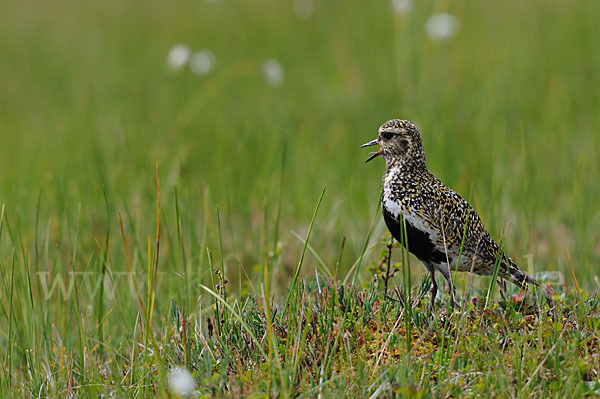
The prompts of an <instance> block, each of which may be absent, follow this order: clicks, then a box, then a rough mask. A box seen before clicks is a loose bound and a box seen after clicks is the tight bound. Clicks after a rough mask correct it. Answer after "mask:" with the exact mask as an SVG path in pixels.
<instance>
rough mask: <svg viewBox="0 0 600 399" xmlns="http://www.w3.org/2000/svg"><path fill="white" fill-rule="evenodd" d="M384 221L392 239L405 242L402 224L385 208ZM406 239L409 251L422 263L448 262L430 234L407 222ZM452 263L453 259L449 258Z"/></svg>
mask: <svg viewBox="0 0 600 399" xmlns="http://www.w3.org/2000/svg"><path fill="white" fill-rule="evenodd" d="M383 220H385V224H386V225H387V228H388V229H389V231H390V233H391V234H392V237H394V238H395V239H396V240H397V241H399V242H404V237H402V234H401V229H400V223H399V222H398V221H397V220H396V219H394V216H392V214H391V213H389V212H388V211H387V210H386V209H385V207H384V208H383ZM406 238H407V239H408V247H407V249H408V251H409V252H410V253H411V254H413V255H415V256H416V257H417V258H419V260H420V261H421V262H426V263H429V262H432V263H445V262H446V261H447V259H446V254H444V253H443V252H441V251H440V250H438V249H437V248H436V247H435V245H434V243H433V242H432V241H431V240H430V239H429V234H427V233H426V232H424V231H421V230H419V229H418V228H417V227H415V226H413V225H412V224H410V223H409V222H408V221H407V222H406ZM448 260H449V261H450V262H452V259H451V258H448Z"/></svg>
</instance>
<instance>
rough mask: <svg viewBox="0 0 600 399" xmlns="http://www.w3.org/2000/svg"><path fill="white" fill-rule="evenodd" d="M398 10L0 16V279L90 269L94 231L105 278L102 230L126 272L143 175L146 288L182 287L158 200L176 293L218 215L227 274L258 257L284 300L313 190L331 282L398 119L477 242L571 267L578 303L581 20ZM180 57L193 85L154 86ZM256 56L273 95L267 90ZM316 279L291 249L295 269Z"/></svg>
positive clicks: (113, 6)
mask: <svg viewBox="0 0 600 399" xmlns="http://www.w3.org/2000/svg"><path fill="white" fill-rule="evenodd" d="M403 5H405V4H404V2H402V1H396V2H392V3H390V1H388V0H385V1H383V0H382V1H371V2H354V1H336V2H330V1H315V2H312V1H310V0H304V1H301V0H299V1H237V0H219V1H214V2H207V1H178V2H153V1H150V2H147V1H146V2H141V1H129V2H124V1H113V0H108V1H103V2H93V1H90V2H80V1H68V0H67V1H58V2H34V1H21V2H13V1H8V2H2V3H1V4H0V54H1V55H2V61H1V62H0V74H1V76H2V79H1V81H0V203H3V204H5V215H6V217H7V220H8V221H9V222H10V228H11V230H12V233H11V234H10V235H9V234H8V232H7V231H8V230H5V233H4V235H3V236H2V237H0V249H1V251H0V253H1V258H2V260H1V261H0V262H1V263H2V267H3V268H4V270H5V271H6V270H8V269H7V267H8V265H9V264H10V263H11V256H12V255H11V254H12V250H13V248H17V250H18V251H21V250H24V251H25V252H28V253H30V254H31V262H32V263H33V264H34V266H33V267H32V269H31V274H32V275H33V274H34V273H35V272H36V271H40V270H41V271H44V270H51V271H52V270H54V271H57V270H61V269H62V268H64V269H63V270H72V269H73V270H88V269H90V268H91V269H94V268H96V267H99V266H95V264H96V263H95V262H99V261H98V259H99V258H101V256H100V254H101V253H102V247H103V244H102V243H103V240H104V236H105V234H106V229H107V226H108V229H109V236H110V238H109V240H110V244H109V258H110V261H109V263H110V268H112V270H122V269H123V270H124V269H125V266H124V264H123V259H124V258H123V245H122V243H121V240H120V236H119V228H118V215H119V214H121V216H122V217H123V219H124V224H125V227H126V234H127V236H128V237H131V240H132V244H131V245H132V246H134V247H136V248H137V249H138V257H137V259H138V260H139V264H140V265H143V264H144V262H143V259H142V258H143V256H142V255H141V254H144V253H145V251H146V246H147V244H146V240H147V238H148V236H152V237H153V235H154V229H155V223H156V218H155V206H156V201H155V196H156V185H155V165H156V164H157V163H158V165H159V167H160V176H161V197H162V204H161V205H162V212H163V229H164V230H163V242H162V244H161V245H162V247H161V251H163V252H162V256H161V262H160V266H159V268H160V269H161V270H162V271H166V272H171V271H176V272H177V271H180V270H182V266H181V264H180V263H181V261H182V260H181V258H179V255H178V254H179V252H178V251H179V249H178V248H179V247H180V246H179V242H178V240H177V230H176V218H175V195H174V190H175V187H177V190H178V196H179V208H180V216H181V220H182V231H183V233H182V236H183V242H184V245H185V248H186V252H187V257H188V262H190V268H191V270H193V271H200V272H199V276H200V277H198V279H197V280H194V282H200V281H204V282H206V273H205V272H204V271H205V270H206V267H207V261H206V250H205V248H204V247H203V245H207V246H210V247H211V248H213V249H214V250H215V258H216V260H218V259H219V251H218V226H217V221H216V216H215V215H216V214H215V209H216V208H217V207H218V209H219V213H220V219H221V230H222V241H223V252H224V255H225V258H226V268H227V270H228V273H230V274H232V276H233V277H232V278H233V279H236V276H238V274H239V270H238V269H239V265H240V264H242V265H243V266H244V268H245V269H246V270H247V271H249V272H250V273H251V272H252V267H254V266H255V265H257V264H260V262H261V259H262V258H261V257H262V256H263V255H262V254H263V253H265V252H266V251H267V250H270V251H274V257H275V258H276V260H275V262H274V265H275V269H276V270H275V272H274V273H275V278H276V281H278V282H279V283H280V288H279V289H280V290H284V289H285V287H286V284H287V281H288V279H289V276H290V274H291V270H292V269H293V267H294V263H295V262H296V261H297V255H298V251H299V249H300V247H301V243H300V241H298V240H297V239H296V238H294V237H293V235H292V234H291V231H295V232H298V233H299V234H300V235H304V234H305V232H306V228H307V226H308V224H309V222H310V218H311V215H312V212H313V209H314V207H315V204H316V201H317V199H318V196H319V194H320V192H321V190H322V188H323V186H325V185H326V186H327V192H326V194H325V197H324V201H323V204H322V207H321V209H320V211H319V214H318V216H317V220H316V223H315V228H314V235H313V237H312V240H311V245H312V246H313V248H314V250H315V252H316V253H317V254H319V255H320V257H321V258H322V259H323V261H324V262H325V263H326V264H328V265H331V264H333V263H334V262H335V260H336V259H337V256H338V252H339V248H340V245H341V241H342V238H343V237H347V241H346V248H345V252H344V258H343V261H342V264H341V270H340V273H339V275H338V278H343V276H344V273H343V272H344V271H345V270H348V268H349V267H350V266H351V264H352V263H353V262H354V260H355V259H356V257H357V256H358V254H359V252H360V249H361V246H362V245H363V241H364V239H365V236H366V232H367V230H368V227H369V225H370V223H371V220H372V219H373V218H374V213H375V209H376V206H377V202H378V197H379V184H380V177H381V174H382V171H383V164H382V162H381V161H376V162H373V163H370V164H367V165H364V164H363V161H364V159H365V158H366V157H367V154H366V151H363V150H360V149H359V146H360V145H361V144H362V143H364V142H366V141H369V140H371V139H373V138H374V137H375V135H376V132H377V128H378V127H379V125H380V124H381V123H382V122H384V121H386V120H388V119H392V118H403V119H410V120H412V121H414V122H416V123H417V124H418V125H419V126H420V127H421V130H422V133H423V142H424V146H425V150H426V153H427V158H428V166H429V168H430V170H432V171H433V172H434V173H435V174H436V175H437V176H438V177H439V178H440V179H441V180H442V181H444V182H445V183H446V184H447V185H449V186H450V187H452V188H454V189H456V190H457V191H458V192H459V193H461V194H462V195H463V196H464V197H469V196H470V197H471V202H472V203H473V205H474V207H475V208H476V210H477V211H478V212H479V213H480V214H481V216H482V218H483V220H484V221H485V222H486V225H487V226H488V228H489V230H490V231H491V232H492V235H493V236H494V237H496V238H498V239H499V238H500V236H501V235H502V231H503V230H504V231H506V232H508V237H507V239H506V246H507V248H508V250H509V253H510V254H511V255H513V257H514V258H515V259H516V260H517V261H519V260H520V261H521V263H522V262H524V260H523V259H522V256H524V255H526V254H533V259H534V262H535V268H536V269H537V270H558V271H561V272H563V273H564V274H565V276H566V278H567V286H569V285H570V284H571V283H570V282H571V281H572V279H571V272H570V267H569V261H568V259H569V258H568V255H567V251H568V253H569V254H570V259H571V261H572V265H573V270H574V272H575V275H576V276H577V277H578V278H579V280H580V284H581V285H583V286H584V287H588V288H594V287H596V288H597V286H596V284H595V283H594V281H593V277H594V276H595V275H596V274H598V273H597V270H598V265H599V262H600V241H599V237H600V206H599V202H598V198H599V194H600V189H599V185H598V181H600V164H599V159H598V149H599V148H600V138H599V135H598V133H599V131H598V129H599V124H598V111H599V110H600V98H599V95H600V94H599V93H600V90H599V89H600V85H599V83H600V78H599V71H600V51H599V50H600V47H599V45H598V43H599V41H598V40H599V38H600V28H599V26H600V25H599V24H598V17H599V16H600V3H598V2H597V1H577V2H567V1H558V0H553V1H547V0H536V1H529V2H522V1H504V2H487V1H486V2H481V1H474V0H473V1H454V2H450V1H419V2H414V4H412V7H409V9H402V6H403ZM436 13H449V14H451V15H452V16H453V18H454V19H452V20H451V21H450V22H452V21H453V23H454V25H452V26H450V28H453V29H454V31H452V29H451V31H450V32H447V33H448V35H449V37H447V38H445V39H435V37H431V36H430V35H429V34H428V33H427V30H426V28H425V26H426V24H427V21H428V20H429V18H430V17H431V16H432V15H434V14H436ZM430 22H431V21H430ZM177 44H185V45H187V46H188V47H189V49H190V50H191V52H192V53H194V52H197V51H201V50H208V51H210V52H211V53H212V54H213V56H214V59H213V60H214V65H212V64H210V63H209V64H208V65H209V66H212V69H211V70H210V71H209V72H208V73H206V74H203V75H199V74H196V73H194V72H193V71H192V70H191V69H190V68H189V65H187V64H186V65H185V66H183V67H182V68H181V69H179V70H172V69H170V68H169V67H168V54H169V51H170V50H171V49H172V48H173V46H175V45H177ZM204 54H208V53H204ZM208 58H209V60H210V57H208ZM269 59H270V60H272V61H271V64H274V65H275V67H273V65H271V66H272V67H273V68H275V69H277V66H280V68H281V71H280V72H282V74H283V75H282V77H283V81H282V82H280V84H279V85H277V84H272V83H273V82H271V83H269V81H268V79H266V76H265V71H264V67H265V64H264V62H265V61H266V60H269ZM273 60H275V61H273ZM277 72H278V71H277V70H276V71H275V73H277ZM276 83H277V82H276ZM470 193H471V194H470ZM105 196H106V202H107V204H108V213H107V209H106V205H105ZM265 212H266V219H265V217H264V213H265ZM379 219H380V218H379V216H378V218H377V221H378V226H377V229H376V237H375V238H378V237H380V236H381V234H382V233H383V231H384V229H383V225H382V223H381V221H380V220H379ZM78 226H79V227H78ZM265 230H266V236H267V239H266V240H265V239H264V237H263V236H264V235H265V233H264V231H265ZM263 241H267V245H266V246H265V245H263ZM74 248H75V251H74ZM73 251H74V252H75V254H76V256H75V259H74V260H73V259H71V254H72V253H73ZM44 254H45V255H44ZM90 258H91V259H92V261H90ZM315 264H316V261H315V258H314V257H313V255H310V254H309V255H308V258H307V261H306V263H305V265H304V269H303V272H305V273H306V274H309V275H313V274H314V268H315ZM415 265H417V263H415ZM138 267H139V266H138ZM413 269H414V271H415V273H416V274H420V273H421V271H420V266H415V267H413ZM4 276H5V277H4V278H5V281H7V280H6V278H7V277H6V276H7V275H6V274H4ZM202 276H204V277H202ZM203 278H204V280H202V279H203ZM365 278H366V280H368V277H366V276H365ZM178 281H181V280H178V279H174V280H173V283H172V284H173V285H172V286H170V288H169V290H170V292H178V288H177V287H178V286H179V283H178ZM570 286H572V285H570Z"/></svg>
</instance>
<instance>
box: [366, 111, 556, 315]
mask: <svg viewBox="0 0 600 399" xmlns="http://www.w3.org/2000/svg"><path fill="white" fill-rule="evenodd" d="M368 145H379V146H380V149H379V151H377V152H375V153H372V154H373V155H372V156H371V158H369V159H368V160H367V161H370V160H371V159H373V158H375V157H377V156H382V157H383V158H384V160H385V163H386V169H385V174H384V176H383V183H382V184H383V195H382V198H381V201H382V210H383V216H384V220H385V222H386V225H387V227H388V229H389V230H390V232H391V233H392V236H394V238H396V239H397V240H398V241H400V242H403V241H404V239H403V237H402V233H401V225H402V226H404V225H406V235H407V238H408V242H407V243H406V244H407V247H408V250H409V251H410V252H411V253H413V254H414V255H415V256H416V257H417V258H419V260H420V261H421V262H422V263H423V265H424V266H425V268H426V269H427V271H428V272H429V273H430V275H431V282H432V285H431V304H432V306H433V304H434V301H435V296H436V293H437V284H436V281H435V272H436V271H439V272H441V273H442V275H443V276H444V277H445V278H446V280H448V283H449V287H450V288H451V289H452V290H453V284H452V275H451V271H453V270H459V271H470V272H473V273H476V274H479V275H492V274H493V273H494V268H495V265H497V264H498V265H499V270H498V276H499V277H500V278H503V279H505V280H509V281H511V282H512V283H514V284H516V285H517V286H519V287H521V288H524V289H527V287H528V285H530V284H533V285H536V286H539V283H538V282H537V281H536V280H535V279H534V278H533V277H531V276H529V275H528V274H527V273H525V272H524V271H522V270H521V269H520V268H519V267H518V266H517V265H516V264H515V262H513V260H512V259H511V258H510V257H509V256H508V255H507V254H506V253H504V251H502V249H500V247H499V246H498V245H497V244H496V242H495V241H494V240H493V239H492V237H491V236H490V234H489V233H488V231H487V230H486V228H485V226H484V225H483V223H482V221H481V219H480V218H479V215H477V212H475V210H474V209H473V208H472V207H471V206H470V205H469V204H468V203H467V201H465V200H464V199H463V198H462V197H461V196H460V195H458V194H457V193H456V192H454V191H453V190H452V189H450V188H449V187H447V186H445V185H444V184H443V183H442V182H441V181H440V180H439V179H438V178H437V177H435V176H434V175H433V174H432V173H431V172H429V170H428V169H427V164H426V159H425V152H424V150H423V145H422V141H421V133H420V132H419V129H418V128H417V127H416V126H415V124H413V123H412V122H410V121H407V120H401V119H394V120H390V121H387V122H385V123H384V124H383V125H381V127H380V128H379V134H378V137H377V139H375V140H373V141H371V142H369V143H367V144H365V145H364V146H368ZM465 228H466V231H465ZM463 238H464V244H463ZM461 244H462V245H463V248H462V252H460V251H461ZM459 252H460V259H459ZM543 292H544V294H545V296H546V299H547V301H548V303H549V304H550V305H551V304H552V300H551V296H550V294H549V292H548V291H547V290H546V289H545V288H544V289H543ZM451 294H452V301H453V300H454V292H453V291H451Z"/></svg>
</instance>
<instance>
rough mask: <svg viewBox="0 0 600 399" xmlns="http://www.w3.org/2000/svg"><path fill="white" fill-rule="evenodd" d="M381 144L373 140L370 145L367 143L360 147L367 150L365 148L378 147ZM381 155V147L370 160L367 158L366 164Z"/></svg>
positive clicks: (372, 154)
mask: <svg viewBox="0 0 600 399" xmlns="http://www.w3.org/2000/svg"><path fill="white" fill-rule="evenodd" d="M378 144H379V143H378V142H377V139H375V140H373V141H369V142H368V143H365V144H363V145H361V146H360V148H365V147H370V146H372V145H378ZM380 155H381V147H379V151H377V152H372V153H371V156H370V157H369V158H367V160H366V161H365V163H367V162H369V161H370V160H372V159H374V158H377V157H378V156H380Z"/></svg>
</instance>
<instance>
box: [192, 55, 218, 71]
mask: <svg viewBox="0 0 600 399" xmlns="http://www.w3.org/2000/svg"><path fill="white" fill-rule="evenodd" d="M215 64H216V58H215V55H214V54H213V53H212V51H210V50H200V51H198V52H196V53H194V54H193V55H192V57H191V58H190V69H191V70H192V72H193V73H195V74H196V75H206V74H207V73H209V72H210V71H212V70H213V68H214V67H215Z"/></svg>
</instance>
